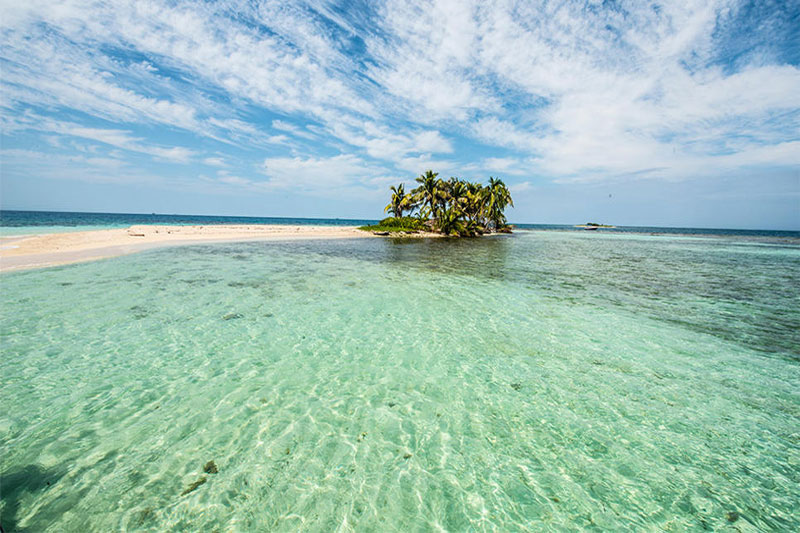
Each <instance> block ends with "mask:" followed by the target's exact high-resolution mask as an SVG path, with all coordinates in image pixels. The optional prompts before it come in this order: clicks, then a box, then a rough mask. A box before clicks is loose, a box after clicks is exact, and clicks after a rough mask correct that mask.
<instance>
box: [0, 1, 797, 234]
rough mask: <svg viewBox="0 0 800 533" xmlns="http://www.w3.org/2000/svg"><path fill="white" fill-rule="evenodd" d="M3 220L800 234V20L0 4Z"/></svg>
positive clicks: (726, 5)
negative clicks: (481, 193) (76, 214)
mask: <svg viewBox="0 0 800 533" xmlns="http://www.w3.org/2000/svg"><path fill="white" fill-rule="evenodd" d="M0 6H2V8H0V9H1V11H0V87H1V88H0V124H1V125H2V126H1V127H2V130H1V132H2V148H1V150H2V152H1V154H2V156H1V159H0V163H1V164H2V166H1V167H0V168H1V171H2V176H1V177H2V188H1V189H0V192H1V193H2V195H1V196H0V203H1V204H0V205H2V207H3V208H6V209H52V210H79V211H113V212H147V213H149V212H159V213H192V214H231V215H256V216H307V217H314V216H318V217H342V218H360V217H364V218H378V217H380V216H381V213H382V211H381V210H382V208H383V206H384V205H385V204H386V199H387V191H388V186H389V185H390V184H395V183H397V182H400V181H405V182H406V183H407V184H408V185H410V184H411V182H412V181H413V178H414V177H415V176H417V175H418V174H420V173H421V172H423V171H425V170H427V169H429V168H430V169H433V170H434V171H438V172H439V173H440V176H443V177H449V176H459V177H462V178H468V179H479V180H482V181H483V180H486V179H487V178H488V177H489V176H499V177H501V178H502V179H504V180H505V181H506V183H507V184H509V185H510V186H511V189H512V191H513V195H514V199H515V203H516V206H517V207H516V209H514V210H513V212H511V213H509V215H510V216H509V218H510V220H511V221H512V222H531V223H576V222H585V221H587V220H596V221H600V222H608V223H616V224H628V225H665V226H698V227H742V228H787V229H789V228H794V229H800V2H797V1H796V0H795V1H785V2H772V1H769V0H763V1H759V2H754V3H748V2H739V1H728V0H722V1H718V0H682V1H675V2H653V3H651V2H646V1H644V0H635V1H631V2H625V1H620V2H613V1H612V2H609V1H592V0H589V1H580V2H579V1H571V0H564V1H554V2H538V1H534V0H529V1H523V2H513V1H497V2H490V1H477V2H469V1H467V0H458V1H455V0H453V1H431V2H414V1H412V0H401V1H392V0H389V1H364V2H361V1H358V0H354V1H340V2H325V1H322V0H320V1H318V2H308V3H306V2H300V1H297V2H287V1H269V0H267V1H251V2H199V1H191V2H183V1H180V0H177V1H170V2H167V1H161V2H149V1H147V0H135V1H130V2H127V1H124V0H120V1H115V2H90V1H83V2H73V1H71V0H61V1H59V2H53V1H51V0H45V1H40V0H25V1H19V0H2V1H0Z"/></svg>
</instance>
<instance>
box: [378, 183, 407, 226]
mask: <svg viewBox="0 0 800 533" xmlns="http://www.w3.org/2000/svg"><path fill="white" fill-rule="evenodd" d="M389 188H390V189H391V191H392V201H391V203H390V204H389V205H387V206H386V207H385V208H384V210H383V211H384V212H386V211H391V212H392V215H393V216H394V217H396V218H402V217H403V211H405V210H406V209H410V206H411V198H410V197H409V195H407V194H406V190H405V185H403V184H402V183H401V184H400V185H398V186H397V187H395V186H391V187H389Z"/></svg>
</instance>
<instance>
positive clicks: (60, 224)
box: [0, 210, 800, 240]
mask: <svg viewBox="0 0 800 533" xmlns="http://www.w3.org/2000/svg"><path fill="white" fill-rule="evenodd" d="M375 222H377V219H351V218H287V217H236V216H214V215H167V214H159V213H150V214H145V213H79V212H68V211H15V210H3V211H0V235H7V236H8V235H21V234H32V233H49V232H60V231H87V230H92V229H110V228H124V227H128V226H131V225H134V224H136V225H139V224H170V225H197V224H204V225H210V224H283V225H313V226H361V225H366V224H374V223H375ZM515 227H516V228H517V229H520V230H555V231H581V232H583V231H586V230H584V229H582V228H577V227H575V226H571V225H565V224H515ZM595 232H597V233H645V234H654V235H659V234H669V235H697V236H713V235H722V236H739V237H745V238H747V237H755V238H758V237H768V238H787V239H792V240H794V239H800V231H774V230H753V229H722V228H664V227H649V226H617V227H614V228H600V229H598V230H595Z"/></svg>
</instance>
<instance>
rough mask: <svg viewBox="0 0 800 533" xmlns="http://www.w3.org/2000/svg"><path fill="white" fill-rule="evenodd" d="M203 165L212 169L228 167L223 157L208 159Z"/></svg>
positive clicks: (204, 160)
mask: <svg viewBox="0 0 800 533" xmlns="http://www.w3.org/2000/svg"><path fill="white" fill-rule="evenodd" d="M203 163H204V164H206V165H209V166H212V167H224V166H227V164H226V163H225V159H223V158H222V157H206V158H205V159H203Z"/></svg>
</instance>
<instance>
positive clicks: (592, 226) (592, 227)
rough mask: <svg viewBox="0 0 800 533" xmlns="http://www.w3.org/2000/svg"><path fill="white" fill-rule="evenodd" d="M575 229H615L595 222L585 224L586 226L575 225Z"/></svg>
mask: <svg viewBox="0 0 800 533" xmlns="http://www.w3.org/2000/svg"><path fill="white" fill-rule="evenodd" d="M575 227H576V228H581V229H588V230H596V229H598V228H616V226H612V225H610V224H598V223H597V222H587V223H586V224H575Z"/></svg>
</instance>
